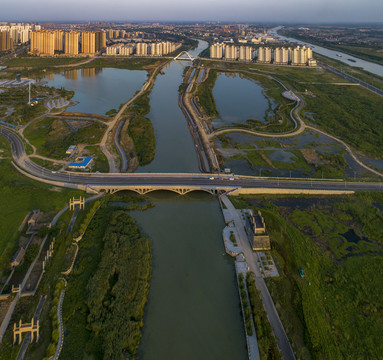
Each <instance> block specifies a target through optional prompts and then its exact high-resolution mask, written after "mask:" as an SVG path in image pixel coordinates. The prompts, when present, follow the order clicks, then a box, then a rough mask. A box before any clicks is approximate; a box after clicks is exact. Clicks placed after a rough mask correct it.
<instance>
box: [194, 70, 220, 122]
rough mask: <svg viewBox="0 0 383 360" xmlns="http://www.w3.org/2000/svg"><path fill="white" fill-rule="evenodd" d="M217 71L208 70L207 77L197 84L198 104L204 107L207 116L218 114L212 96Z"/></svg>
mask: <svg viewBox="0 0 383 360" xmlns="http://www.w3.org/2000/svg"><path fill="white" fill-rule="evenodd" d="M217 75H218V72H217V71H216V70H212V69H211V70H210V71H209V75H208V77H207V79H206V80H205V81H204V82H202V83H201V84H199V86H198V91H197V96H198V101H199V103H200V105H201V106H202V107H203V108H204V110H205V112H206V114H207V115H208V116H215V117H216V116H219V113H218V110H217V107H216V104H215V100H214V96H213V88H214V84H215V81H216V80H217Z"/></svg>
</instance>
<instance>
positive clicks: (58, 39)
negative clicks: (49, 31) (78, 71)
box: [54, 30, 64, 52]
mask: <svg viewBox="0 0 383 360" xmlns="http://www.w3.org/2000/svg"><path fill="white" fill-rule="evenodd" d="M54 33H55V51H58V52H63V51H64V30H55V31H54Z"/></svg>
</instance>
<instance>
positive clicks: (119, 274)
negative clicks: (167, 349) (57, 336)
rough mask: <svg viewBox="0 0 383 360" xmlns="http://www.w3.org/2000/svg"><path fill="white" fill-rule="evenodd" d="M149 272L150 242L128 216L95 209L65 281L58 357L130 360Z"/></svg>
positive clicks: (137, 336)
mask: <svg viewBox="0 0 383 360" xmlns="http://www.w3.org/2000/svg"><path fill="white" fill-rule="evenodd" d="M150 274H151V255H150V244H149V241H148V240H147V239H146V238H145V237H144V236H143V235H142V234H141V233H140V230H139V229H138V227H137V226H136V225H135V223H134V220H133V219H132V217H130V216H129V215H128V214H126V213H125V212H123V211H120V210H116V209H114V208H110V207H109V208H108V207H104V208H102V209H100V210H99V211H98V212H97V213H96V215H95V216H94V218H93V220H92V221H91V223H90V225H89V227H88V230H87V232H86V234H85V236H84V238H83V239H82V240H81V243H80V252H79V258H78V262H77V265H76V267H75V269H74V272H73V275H72V276H71V278H70V281H69V285H68V289H67V295H66V298H65V302H64V309H63V313H64V322H65V323H66V324H67V325H66V327H67V335H66V339H65V346H64V349H63V352H62V358H63V359H73V358H78V357H83V356H96V357H97V358H120V357H122V356H124V357H129V358H133V357H134V355H135V353H136V350H137V348H138V344H139V342H140V338H141V328H142V326H143V323H142V321H143V313H144V306H145V303H146V298H147V294H148V289H149V288H148V287H149V283H148V282H149V279H150Z"/></svg>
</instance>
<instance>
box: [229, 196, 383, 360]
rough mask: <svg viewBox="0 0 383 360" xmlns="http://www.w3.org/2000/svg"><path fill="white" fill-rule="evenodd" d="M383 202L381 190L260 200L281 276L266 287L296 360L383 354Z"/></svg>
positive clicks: (269, 281)
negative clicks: (382, 336)
mask: <svg viewBox="0 0 383 360" xmlns="http://www.w3.org/2000/svg"><path fill="white" fill-rule="evenodd" d="M237 202H238V204H237V205H239V206H250V207H251V206H252V205H250V204H249V203H246V202H245V201H244V198H241V199H237ZM382 204H383V196H382V195H381V194H378V193H358V194H356V195H351V196H345V197H341V198H337V199H328V198H314V199H310V198H307V197H288V198H278V197H275V198H271V199H270V198H268V199H265V198H262V197H261V198H259V197H258V198H257V201H256V206H257V208H259V207H261V208H262V215H263V216H264V218H265V222H266V224H267V227H268V231H269V234H270V236H271V240H272V248H273V251H274V258H276V259H277V260H278V261H277V264H279V268H280V269H279V270H280V274H281V277H280V278H275V279H271V278H269V279H266V282H267V285H268V287H269V290H270V293H271V295H272V297H273V299H274V302H275V304H276V308H277V310H278V312H279V315H280V317H281V320H282V322H283V324H284V327H285V330H286V332H287V334H288V336H289V338H290V341H291V343H292V345H293V348H294V350H295V353H296V354H297V358H298V359H321V358H336V359H360V358H368V359H378V358H379V356H380V354H381V353H382V352H383V347H382V342H381V341H380V338H381V333H382V331H383V321H382V316H381V310H382V308H383V295H382V294H383V285H382V282H381V281H380V278H379V277H378V276H376V274H378V273H380V272H381V271H383V256H382V249H383V245H382V244H383V231H382V229H381V226H380V225H378V224H381V223H382V222H383V213H382V210H380V209H382ZM377 206H379V207H377ZM301 269H302V275H303V277H302V275H300V270H301Z"/></svg>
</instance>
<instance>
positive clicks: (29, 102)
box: [28, 80, 31, 105]
mask: <svg viewBox="0 0 383 360" xmlns="http://www.w3.org/2000/svg"><path fill="white" fill-rule="evenodd" d="M28 105H31V80H29V96H28Z"/></svg>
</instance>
